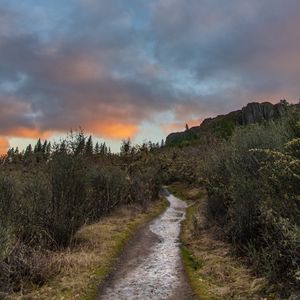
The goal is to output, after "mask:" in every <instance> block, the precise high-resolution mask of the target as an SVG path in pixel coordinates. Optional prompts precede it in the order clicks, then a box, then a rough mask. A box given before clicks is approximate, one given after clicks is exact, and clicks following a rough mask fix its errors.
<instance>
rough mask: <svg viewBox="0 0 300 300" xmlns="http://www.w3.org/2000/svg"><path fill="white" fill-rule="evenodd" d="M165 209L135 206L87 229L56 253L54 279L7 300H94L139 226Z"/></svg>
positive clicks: (156, 205) (160, 205) (159, 203)
mask: <svg viewBox="0 0 300 300" xmlns="http://www.w3.org/2000/svg"><path fill="white" fill-rule="evenodd" d="M165 207H166V203H165V202H164V201H157V202H156V203H154V204H153V205H152V206H151V207H150V208H148V209H147V210H146V211H145V210H143V209H142V208H141V207H136V206H131V207H122V208H119V209H118V210H116V211H115V212H114V213H112V214H111V215H110V216H108V217H105V218H103V219H102V220H101V221H100V222H99V223H97V224H93V225H88V226H84V227H83V228H82V229H81V230H80V231H79V232H78V233H77V234H76V237H75V241H74V246H73V247H72V248H70V249H68V250H67V251H65V252H61V253H56V254H54V256H53V261H56V263H58V262H59V265H60V272H59V274H58V275H57V276H56V277H55V278H54V279H52V280H51V281H50V282H48V283H47V284H45V285H44V286H42V287H41V288H38V287H36V288H35V289H34V290H32V291H31V292H28V291H27V292H26V291H23V293H22V294H21V293H19V294H14V295H11V296H10V297H9V298H8V299H39V300H40V299H53V300H55V299H57V300H58V299H59V300H63V299H72V300H73V299H93V298H94V297H95V296H96V295H97V293H98V292H99V289H100V287H101V285H102V284H103V281H104V279H105V278H106V276H107V275H108V274H109V273H110V271H111V270H112V267H113V266H114V263H115V262H116V260H117V258H118V256H119V254H120V252H121V250H122V248H123V246H124V244H125V243H126V242H127V241H128V239H130V237H132V235H133V234H134V232H135V230H136V229H137V227H138V226H140V225H141V224H144V223H146V222H147V221H149V220H150V219H152V218H154V217H155V216H157V215H159V214H160V213H161V212H162V211H163V210H164V209H165ZM31 289H32V287H31Z"/></svg>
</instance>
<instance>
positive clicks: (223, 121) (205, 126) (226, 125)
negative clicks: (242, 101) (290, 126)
mask: <svg viewBox="0 0 300 300" xmlns="http://www.w3.org/2000/svg"><path fill="white" fill-rule="evenodd" d="M286 109H287V106H286V103H285V102H280V103H277V104H272V103H269V102H263V103H257V102H252V103H248V104H247V105H246V106H245V107H243V108H242V109H241V110H237V111H234V112H231V113H229V114H226V115H220V116H217V117H215V118H208V119H205V120H204V121H203V122H202V123H201V125H199V126H195V127H192V128H190V129H188V130H186V131H183V132H175V133H171V134H169V135H168V136H167V138H166V145H176V144H180V143H182V142H185V141H191V140H198V139H201V138H203V137H205V136H209V135H210V136H211V135H213V134H215V135H217V136H223V137H226V136H230V134H231V133H232V131H233V130H234V128H235V127H236V126H245V125H249V124H255V123H261V122H264V121H267V122H269V121H271V120H275V119H277V118H279V117H281V116H282V115H283V114H284V112H285V111H286Z"/></svg>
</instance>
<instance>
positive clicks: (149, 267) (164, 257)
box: [98, 194, 194, 300]
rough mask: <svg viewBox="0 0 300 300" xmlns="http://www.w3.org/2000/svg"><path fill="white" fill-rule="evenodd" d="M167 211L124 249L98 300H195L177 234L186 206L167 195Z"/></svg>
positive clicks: (140, 232)
mask: <svg viewBox="0 0 300 300" xmlns="http://www.w3.org/2000/svg"><path fill="white" fill-rule="evenodd" d="M166 198H167V200H168V201H169V203H170V206H169V208H168V209H167V210H166V211H165V212H164V213H163V214H162V215H161V216H160V217H158V218H157V219H155V220H154V221H152V222H151V223H150V224H148V225H147V226H145V227H144V228H142V229H141V230H140V231H139V232H138V233H137V234H136V236H135V238H134V239H133V240H132V241H131V243H130V244H129V245H127V247H126V249H125V251H124V254H123V256H122V259H121V261H120V263H119V265H118V266H117V268H116V270H115V272H114V273H113V274H112V276H111V278H109V280H108V282H107V284H106V285H105V286H104V289H103V293H102V295H100V296H99V298H98V299H101V300H127V299H128V300H129V299H130V300H135V299H141V300H147V299H152V300H163V299H173V300H179V299H180V300H190V299H194V296H193V293H192V290H191V288H190V286H189V284H188V282H187V281H186V278H185V274H184V270H183V266H182V263H181V259H180V249H179V234H180V226H181V221H182V220H184V218H185V210H186V204H185V202H183V201H181V200H180V199H178V198H176V197H174V196H173V195H170V194H168V196H166Z"/></svg>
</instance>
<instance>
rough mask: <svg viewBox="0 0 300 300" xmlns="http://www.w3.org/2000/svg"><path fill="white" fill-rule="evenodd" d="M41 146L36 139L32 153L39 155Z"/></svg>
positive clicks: (39, 140)
mask: <svg viewBox="0 0 300 300" xmlns="http://www.w3.org/2000/svg"><path fill="white" fill-rule="evenodd" d="M42 149H43V146H42V142H41V139H38V141H37V143H36V145H35V147H34V153H40V152H42Z"/></svg>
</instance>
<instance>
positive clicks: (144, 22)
mask: <svg viewBox="0 0 300 300" xmlns="http://www.w3.org/2000/svg"><path fill="white" fill-rule="evenodd" d="M299 9H300V3H299V1H296V0H290V1H288V2H284V3H283V2H282V1H280V0H275V1H274V0H260V1H258V0H253V1H251V2H249V1H238V0H233V1H230V3H228V1H226V2H225V1H223V0H201V1H199V0H189V1H184V0H172V1H171V0H153V1H146V0H139V1H138V0H130V1H125V0H100V1H96V0H76V1H72V2H70V1H58V0H53V1H51V2H50V3H49V1H45V0H42V1H34V0H27V1H23V2H22V3H21V4H20V2H19V1H17V0H10V1H8V0H0V137H2V140H3V139H9V138H10V137H31V138H36V137H38V136H42V135H44V136H51V134H54V133H63V132H65V131H68V130H69V129H71V128H78V127H79V126H82V127H83V128H84V129H86V130H87V131H89V132H91V133H94V134H95V135H97V136H100V137H103V138H108V139H122V138H126V137H128V136H130V137H135V136H138V137H139V132H140V128H141V126H142V124H144V123H145V122H146V123H147V124H151V123H153V124H154V125H156V126H160V127H161V129H162V130H161V136H160V137H158V140H159V139H161V138H162V137H163V135H164V132H163V129H164V128H168V126H169V128H171V127H172V126H171V125H172V124H176V123H177V124H178V123H180V122H183V124H184V123H185V122H186V121H187V120H200V119H203V118H204V117H207V116H210V115H214V114H219V113H225V112H227V111H230V110H232V109H237V108H239V107H241V106H242V105H244V104H246V103H247V102H250V101H254V100H256V101H278V100H279V99H281V98H286V99H288V100H296V99H297V98H298V97H299V88H298V85H299V82H300V61H299V60H300V55H299V53H300V32H299V30H298V28H299V27H300V19H299V18H298V15H297V12H298V11H299ZM164 113H165V114H166V118H165V120H163V121H161V117H159V118H158V115H161V114H164ZM140 138H147V137H140Z"/></svg>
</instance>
